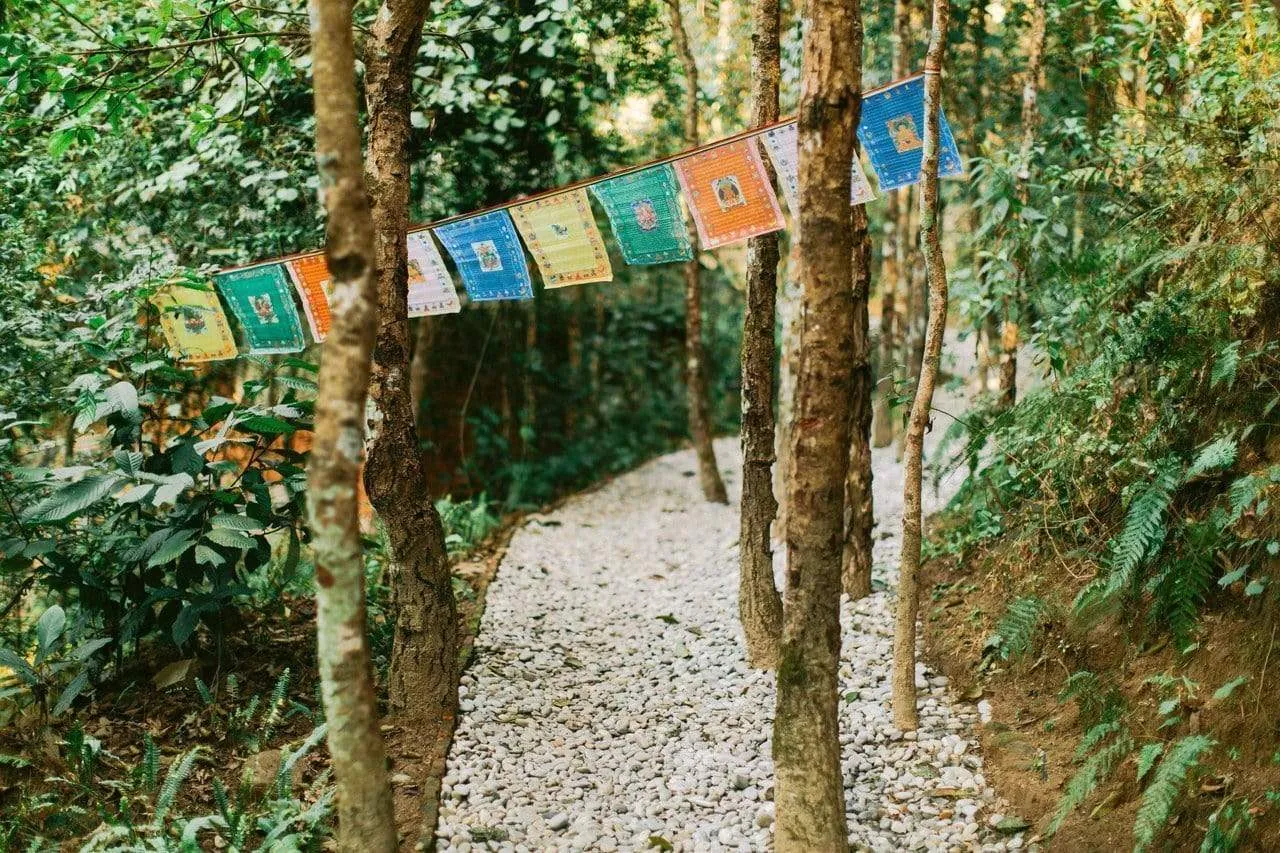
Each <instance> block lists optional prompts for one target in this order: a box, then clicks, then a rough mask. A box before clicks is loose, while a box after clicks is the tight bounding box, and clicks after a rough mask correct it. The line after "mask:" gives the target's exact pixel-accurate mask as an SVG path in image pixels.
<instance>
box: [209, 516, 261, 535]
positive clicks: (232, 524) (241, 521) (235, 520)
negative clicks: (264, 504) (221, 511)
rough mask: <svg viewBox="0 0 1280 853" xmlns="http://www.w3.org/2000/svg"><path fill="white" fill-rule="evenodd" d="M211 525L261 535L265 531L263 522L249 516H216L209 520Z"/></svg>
mask: <svg viewBox="0 0 1280 853" xmlns="http://www.w3.org/2000/svg"><path fill="white" fill-rule="evenodd" d="M209 524H210V525H212V526H213V527H221V528H224V529H226V530H243V531H245V532H247V533H261V532H262V530H263V525H262V522H260V521H258V520H257V519H254V518H250V517H249V516H247V515H215V516H214V517H213V518H211V519H209Z"/></svg>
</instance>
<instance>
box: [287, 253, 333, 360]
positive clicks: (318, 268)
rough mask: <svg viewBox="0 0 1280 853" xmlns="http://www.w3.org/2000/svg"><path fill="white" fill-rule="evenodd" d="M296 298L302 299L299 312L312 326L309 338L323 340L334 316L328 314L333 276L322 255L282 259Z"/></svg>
mask: <svg viewBox="0 0 1280 853" xmlns="http://www.w3.org/2000/svg"><path fill="white" fill-rule="evenodd" d="M285 267H286V268H287V269H288V270H289V277H290V278H291V279H293V286H294V287H295V288H297V291H298V298H299V299H301V300H302V313H303V314H305V315H306V317H307V326H308V327H309V328H310V329H311V340H313V341H315V342H316V343H318V344H322V343H324V339H325V338H327V337H329V328H330V327H331V326H332V325H333V317H332V316H330V314H329V291H330V290H332V289H333V276H331V275H329V264H328V263H327V262H326V261H325V259H324V255H322V254H321V255H304V256H303V257H301V258H293V259H292V260H289V261H287V262H286V263H285Z"/></svg>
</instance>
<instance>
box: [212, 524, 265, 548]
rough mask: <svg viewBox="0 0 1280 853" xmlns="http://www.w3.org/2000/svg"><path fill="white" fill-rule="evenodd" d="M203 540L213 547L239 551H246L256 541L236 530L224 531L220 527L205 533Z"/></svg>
mask: <svg viewBox="0 0 1280 853" xmlns="http://www.w3.org/2000/svg"><path fill="white" fill-rule="evenodd" d="M204 538H205V539H207V540H208V541H210V542H212V543H213V544H215V545H221V546H223V547H224V548H239V549H240V550H241V551H247V550H249V549H250V548H252V547H253V546H254V545H255V544H256V540H254V538H253V537H252V536H246V535H245V534H243V533H241V532H240V531H238V530H225V529H223V528H221V527H215V528H213V529H212V530H210V531H209V532H207V533H205V535H204Z"/></svg>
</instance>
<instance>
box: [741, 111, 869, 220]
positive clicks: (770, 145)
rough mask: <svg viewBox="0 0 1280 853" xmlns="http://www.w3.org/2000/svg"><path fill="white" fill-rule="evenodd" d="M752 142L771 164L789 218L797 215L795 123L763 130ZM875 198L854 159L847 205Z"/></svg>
mask: <svg viewBox="0 0 1280 853" xmlns="http://www.w3.org/2000/svg"><path fill="white" fill-rule="evenodd" d="M756 138H757V139H759V140H760V144H761V145H762V146H764V150H765V153H766V154H768V155H769V159H770V160H771V161H773V170H774V171H775V172H777V174H778V184H779V185H780V186H781V187H782V194H783V196H785V197H786V199H787V207H788V208H790V209H791V213H792V215H793V216H795V215H799V212H800V208H799V204H800V174H799V173H800V162H799V156H800V148H799V140H798V137H797V131H796V125H795V122H792V123H790V124H784V125H782V126H781V127H775V128H772V129H770V130H766V131H765V132H764V133H762V134H760V135H759V136H758V137H756ZM875 197H876V194H875V191H874V190H872V189H871V183H870V182H869V181H868V180H867V175H866V173H865V172H863V171H862V163H861V162H859V160H858V158H857V157H854V158H853V169H852V172H851V174H850V176H849V203H850V204H866V203H867V202H869V201H874V200H875Z"/></svg>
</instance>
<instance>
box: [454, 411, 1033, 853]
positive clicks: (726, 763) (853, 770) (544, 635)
mask: <svg viewBox="0 0 1280 853" xmlns="http://www.w3.org/2000/svg"><path fill="white" fill-rule="evenodd" d="M952 405H954V406H957V408H958V407H959V406H960V405H961V403H960V402H959V401H956V400H955V399H954V398H953V399H947V397H946V395H943V397H942V399H940V400H939V406H940V407H942V408H944V409H946V410H947V411H956V409H953V408H949V406H952ZM943 431H944V430H943V429H941V428H935V430H934V432H933V433H932V435H931V438H932V439H933V440H934V441H936V439H937V437H938V436H939V435H940V434H941V433H942V432H943ZM716 453H717V455H718V457H719V459H720V462H721V466H722V468H723V469H724V470H725V474H726V478H725V479H726V481H727V483H728V485H729V486H730V490H731V492H732V493H733V494H734V495H735V496H736V491H737V488H736V487H737V486H738V484H739V482H740V476H739V475H740V470H741V466H740V460H739V458H738V448H737V442H736V440H734V439H724V440H721V441H718V442H717V446H716ZM894 453H895V451H894V449H893V448H885V449H882V450H876V451H875V452H874V454H873V456H874V468H875V509H876V518H877V521H878V523H879V527H878V528H877V537H876V544H875V555H874V556H875V576H876V578H877V579H878V580H880V581H881V582H882V584H885V585H887V587H888V588H892V585H893V584H892V576H893V574H894V573H896V569H897V559H898V548H899V543H898V533H899V529H900V519H901V498H902V482H901V477H902V471H901V466H900V465H898V464H897V463H896V462H895V460H894ZM694 465H695V462H694V458H693V454H692V452H690V451H684V452H679V453H674V454H671V455H669V456H664V457H662V458H659V459H656V460H654V461H652V462H649V463H648V464H646V465H644V466H642V467H641V468H639V469H638V470H636V471H633V472H631V473H629V474H626V475H624V476H622V477H619V478H617V479H616V480H614V481H613V482H611V483H609V484H607V485H605V486H604V487H603V488H601V489H598V490H596V491H594V492H591V493H588V494H585V495H582V496H580V497H578V498H576V499H574V500H571V501H569V502H568V503H567V504H566V505H565V506H563V507H561V508H560V509H558V510H557V511H556V512H555V513H554V516H553V517H546V518H542V519H541V520H533V521H531V522H529V523H528V524H526V525H525V526H524V527H523V528H522V529H521V530H519V531H517V532H516V534H515V536H514V537H513V538H512V541H511V544H510V547H509V548H508V551H507V554H506V556H505V558H504V559H503V562H502V564H501V566H500V567H499V569H498V573H497V577H496V579H495V581H494V583H493V584H492V585H491V586H490V588H489V591H488V602H487V608H486V610H485V613H484V617H483V622H482V625H481V630H480V635H479V637H478V639H477V642H476V656H475V659H474V663H473V664H472V666H471V667H470V669H469V670H468V671H467V672H466V673H464V675H463V676H462V682H461V686H460V689H459V694H460V698H461V714H460V719H459V722H458V728H457V733H456V735H455V738H454V742H453V747H452V751H451V753H450V756H449V763H448V768H447V771H446V774H445V777H444V786H443V793H442V803H441V810H440V824H439V828H438V833H437V834H438V839H439V842H440V846H441V847H442V848H443V849H445V850H453V851H467V850H488V849H501V850H593V851H594V850H600V851H610V850H646V849H666V848H665V847H664V842H665V843H666V844H669V845H671V847H672V848H674V849H676V850H691V851H702V850H707V851H718V850H744V851H746V850H764V849H768V848H771V847H772V826H773V816H774V813H773V802H772V797H773V787H772V785H773V780H772V775H773V772H772V762H771V759H770V735H771V726H772V718H773V705H774V695H773V678H772V675H770V674H766V673H761V672H757V671H754V670H751V669H750V668H748V667H747V664H746V660H745V657H744V655H743V650H742V646H741V640H740V636H739V627H738V615H737V585H738V566H737V546H736V542H737V524H738V511H737V507H736V504H735V505H732V506H721V505H716V504H709V503H707V502H705V501H703V500H702V498H701V496H700V494H699V492H698V485H697V479H696V478H694V477H690V476H687V473H688V472H691V471H693V470H695V468H694ZM927 477H928V473H926V478H927ZM957 484H958V483H957V481H956V480H955V479H954V478H953V479H952V480H950V481H944V483H943V484H942V485H941V487H940V490H939V492H938V493H934V492H933V491H932V490H930V489H928V487H927V482H926V491H927V492H928V494H927V495H926V508H925V509H926V512H929V511H932V510H934V509H936V508H938V507H939V505H940V503H941V501H942V500H944V499H945V498H946V497H948V496H949V494H950V493H951V491H952V490H954V488H955V486H956V485H957ZM540 521H541V522H545V521H555V522H558V524H554V525H548V524H544V523H540ZM886 534H888V535H886ZM877 588H878V589H883V588H885V586H882V585H881V584H877ZM844 608H845V610H844V614H843V625H844V635H843V651H842V662H841V666H840V692H841V697H842V698H841V719H840V730H841V744H842V750H843V769H844V783H845V799H846V806H847V809H848V813H847V814H848V824H849V840H850V843H851V844H852V845H854V846H855V848H860V849H867V850H874V851H896V850H989V851H996V850H1006V849H1017V848H1018V847H1020V846H1021V845H1022V837H1021V836H1020V835H1015V836H1007V835H1001V834H1000V833H999V832H997V831H996V830H995V829H993V828H992V827H990V826H989V825H988V822H987V821H988V819H989V818H990V817H991V816H992V815H994V814H1003V813H1008V809H1007V807H1006V806H1005V805H1004V804H1003V803H1000V802H998V801H997V800H996V798H995V795H994V793H993V792H992V791H991V790H990V788H989V787H988V786H987V783H986V780H985V778H984V777H983V774H982V758H981V755H980V754H979V751H978V747H977V743H976V739H975V735H974V731H973V729H974V727H975V726H976V725H977V724H978V711H977V709H976V708H975V707H974V706H973V705H972V704H969V703H964V702H961V701H958V700H956V699H954V698H953V697H951V696H949V694H948V692H947V683H946V679H945V678H942V677H940V676H938V675H935V674H932V673H928V672H926V671H925V670H924V669H923V667H922V666H918V668H917V683H918V684H919V685H920V687H921V691H920V700H921V714H920V729H919V731H917V732H910V733H903V732H900V731H898V730H896V729H894V728H893V725H892V719H891V714H890V710H889V681H888V678H889V667H890V661H891V655H892V645H893V601H892V597H891V595H890V594H889V593H887V592H877V593H875V594H873V595H872V596H870V597H869V598H867V599H864V600H862V601H859V602H856V603H853V604H850V603H849V602H848V601H847V600H846V601H845V603H844Z"/></svg>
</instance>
